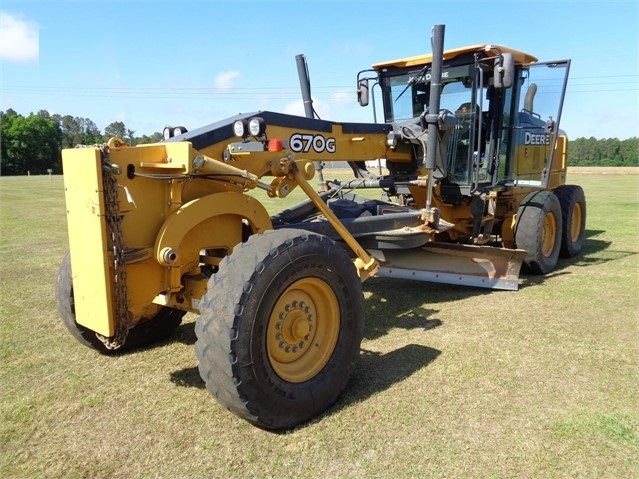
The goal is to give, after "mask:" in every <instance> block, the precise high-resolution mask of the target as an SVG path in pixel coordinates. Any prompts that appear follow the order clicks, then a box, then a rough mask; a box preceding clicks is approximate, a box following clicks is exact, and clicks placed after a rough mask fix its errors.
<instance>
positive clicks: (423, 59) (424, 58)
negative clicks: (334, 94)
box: [373, 44, 537, 70]
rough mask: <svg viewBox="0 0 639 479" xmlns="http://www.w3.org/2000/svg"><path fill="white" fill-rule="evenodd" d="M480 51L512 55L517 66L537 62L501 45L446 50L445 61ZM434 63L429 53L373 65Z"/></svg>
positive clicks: (524, 54)
mask: <svg viewBox="0 0 639 479" xmlns="http://www.w3.org/2000/svg"><path fill="white" fill-rule="evenodd" d="M479 50H484V51H486V52H490V53H493V54H496V53H498V52H501V53H512V55H513V57H514V59H515V64H523V63H534V62H536V61H537V57H535V56H533V55H530V54H528V53H524V52H520V51H519V50H513V49H512V48H509V47H504V46H501V45H492V44H478V45H469V46H467V47H461V48H455V49H452V50H446V51H444V60H450V59H451V58H455V57H456V56H459V55H462V54H464V53H475V52H477V51H479ZM432 62H433V54H432V53H427V54H425V55H416V56H414V57H406V58H400V59H398V60H390V61H387V62H380V63H375V64H374V65H373V68H374V69H375V70H381V69H382V68H388V67H412V66H422V65H426V64H428V63H432Z"/></svg>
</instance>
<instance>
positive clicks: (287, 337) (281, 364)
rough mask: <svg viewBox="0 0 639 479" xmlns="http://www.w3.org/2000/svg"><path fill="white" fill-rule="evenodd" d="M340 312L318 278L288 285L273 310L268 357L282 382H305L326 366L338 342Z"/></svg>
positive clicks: (268, 338)
mask: <svg viewBox="0 0 639 479" xmlns="http://www.w3.org/2000/svg"><path fill="white" fill-rule="evenodd" d="M339 316H340V311H339V305H338V302H337V298H336V297H335V293H334V292H333V291H332V290H331V288H330V286H329V285H328V284H327V283H326V282H324V281H322V280H320V279H317V278H304V279H301V280H299V281H297V282H295V283H293V284H292V285H291V286H289V287H288V288H287V289H286V290H285V291H284V292H283V293H282V294H281V295H280V297H279V299H278V300H277V302H276V303H275V306H274V308H273V310H272V311H271V315H270V319H269V324H268V329H267V336H266V347H267V354H268V358H269V361H270V364H271V367H272V368H273V370H274V371H275V372H276V373H277V375H278V376H280V377H281V378H282V379H284V380H286V381H289V382H293V383H299V382H303V381H306V380H308V379H310V378H312V377H313V376H315V375H316V374H317V373H318V372H320V371H321V370H322V368H323V367H324V366H325V365H326V363H327V362H328V360H329V359H330V357H331V355H332V354H333V350H334V348H335V344H336V343H337V336H338V335H339V324H340V317H339Z"/></svg>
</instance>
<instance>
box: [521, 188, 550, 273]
mask: <svg viewBox="0 0 639 479" xmlns="http://www.w3.org/2000/svg"><path fill="white" fill-rule="evenodd" d="M561 231H562V218H561V207H560V205H559V200H558V199H557V197H556V196H555V195H554V194H553V192H552V191H534V192H532V193H530V194H529V195H528V196H526V197H525V198H524V200H523V201H522V203H521V205H520V206H519V209H518V210H517V224H516V225H515V243H516V245H517V248H521V249H524V250H526V252H527V254H526V258H525V259H524V262H523V269H524V270H525V271H527V272H528V273H532V274H546V273H549V272H551V271H552V270H553V269H555V266H557V260H558V259H559V250H560V247H561Z"/></svg>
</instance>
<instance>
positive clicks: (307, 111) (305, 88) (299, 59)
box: [295, 54, 315, 118]
mask: <svg viewBox="0 0 639 479" xmlns="http://www.w3.org/2000/svg"><path fill="white" fill-rule="evenodd" d="M295 62H296V63H297V76H298V77H299V79H300V89H301V90H302V101H303V102H304V115H305V116H306V118H315V113H314V112H313V99H312V98H311V78H310V76H309V74H308V65H307V64H306V57H305V56H304V55H302V54H299V55H295Z"/></svg>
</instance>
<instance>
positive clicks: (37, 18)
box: [0, 0, 639, 139]
mask: <svg viewBox="0 0 639 479" xmlns="http://www.w3.org/2000/svg"><path fill="white" fill-rule="evenodd" d="M436 24H443V25H445V48H456V47H461V46H465V45H474V44H483V43H492V44H497V45H505V46H508V47H511V48H514V49H517V50H522V51H525V52H527V53H530V54H532V55H534V56H536V57H537V58H538V59H539V60H540V61H551V60H563V59H570V60H571V69H570V79H569V82H568V89H567V93H566V99H565V102H564V109H563V114H562V120H561V128H562V129H563V130H565V131H566V132H567V134H568V137H569V138H579V137H586V138H588V137H591V136H593V137H595V138H619V139H626V138H630V137H636V136H639V60H638V58H639V37H638V33H637V29H638V27H637V25H639V1H637V0H597V1H589V0H579V1H576V0H554V1H550V0H536V1H528V0H519V1H517V0H501V1H482V0H475V1H468V0H447V1H444V0H437V1H431V0H384V1H380V0H341V1H340V0H323V1H312V0H296V1H286V0H280V1H268V0H263V1H256V0H236V1H230V0H210V1H205V0H200V1H178V0H173V1H168V0H164V1H151V0H148V1H147V0H126V1H124V0H122V1H100V0H95V1H93V0H84V1H65V2H55V1H32V0H19V1H15V0H0V110H2V111H6V110H7V109H9V108H12V109H13V110H15V111H16V112H18V113H19V114H21V115H28V114H30V113H31V112H33V113H35V112H37V111H39V110H47V111H48V112H49V113H51V114H54V113H58V114H60V115H71V116H75V117H83V118H88V119H90V120H92V121H93V122H94V123H95V124H96V125H97V126H98V128H99V129H100V130H101V131H104V128H105V127H106V126H107V125H109V124H110V123H112V122H115V121H122V122H123V123H124V124H125V126H126V128H128V129H130V130H133V131H134V132H135V136H141V135H143V134H146V135H150V134H152V133H154V132H156V131H162V128H163V127H164V126H165V125H174V126H175V125H182V126H185V127H187V128H188V129H195V128H198V127H200V126H204V125H208V124H210V123H213V122H216V121H219V120H222V119H224V118H228V117H230V116H233V115H236V114H237V113H249V112H254V111H260V110H271V111H277V112H285V113H292V114H299V115H303V112H304V109H303V106H302V101H301V93H300V86H299V79H298V74H297V67H296V62H295V56H296V55H298V54H303V55H305V57H306V61H307V64H308V68H309V74H310V79H311V84H312V96H313V100H314V107H315V110H316V111H317V113H318V114H319V116H320V117H321V118H322V119H326V120H333V121H357V122H372V121H373V113H372V110H371V108H370V107H368V108H361V107H360V106H359V105H358V104H357V99H356V98H357V97H356V93H355V84H356V76H357V73H358V72H359V71H361V70H365V69H368V68H370V66H371V65H372V64H374V63H378V62H381V61H385V60H392V59H396V58H401V57H405V56H413V55H419V54H423V53H429V52H430V51H431V47H430V32H431V28H432V26H433V25H436Z"/></svg>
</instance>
